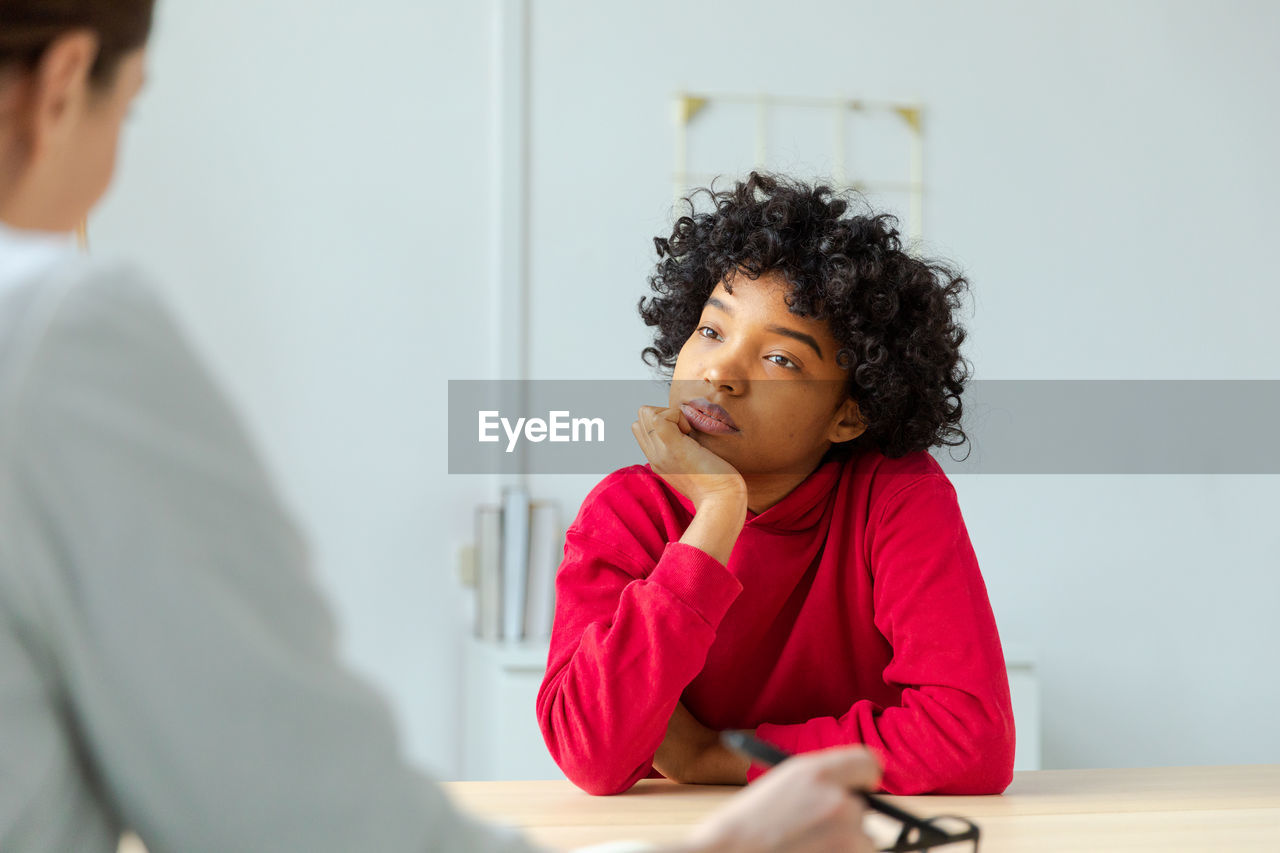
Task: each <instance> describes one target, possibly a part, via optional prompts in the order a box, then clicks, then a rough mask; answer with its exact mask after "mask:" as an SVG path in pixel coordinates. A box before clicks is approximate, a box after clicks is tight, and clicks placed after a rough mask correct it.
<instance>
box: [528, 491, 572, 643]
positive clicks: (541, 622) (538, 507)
mask: <svg viewBox="0 0 1280 853" xmlns="http://www.w3.org/2000/svg"><path fill="white" fill-rule="evenodd" d="M563 544H564V543H563V541H562V540H561V538H560V518H559V513H558V512H556V505H555V503H553V502H551V501H534V502H533V503H532V504H531V506H530V510H529V582H528V589H527V594H526V596H525V610H524V638H525V639H526V640H545V639H547V638H548V637H550V636H551V618H552V616H554V615H555V608H556V569H557V568H558V567H559V566H560V555H561V553H562V551H563V547H562V546H563Z"/></svg>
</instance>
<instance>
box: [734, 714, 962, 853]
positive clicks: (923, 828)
mask: <svg viewBox="0 0 1280 853" xmlns="http://www.w3.org/2000/svg"><path fill="white" fill-rule="evenodd" d="M720 740H721V742H722V743H723V744H724V745H725V746H726V747H728V748H729V749H731V750H733V751H734V752H736V753H738V754H739V755H742V756H745V757H746V758H748V759H750V760H751V761H752V762H754V763H756V764H760V765H763V766H765V767H775V766H777V765H779V764H781V763H782V762H784V761H786V760H787V759H788V758H791V755H790V753H787V752H784V751H783V750H781V749H778V748H777V747H776V746H773V745H772V744H768V743H765V742H764V741H762V740H760V739H758V738H757V737H755V736H754V735H753V734H751V733H750V732H745V731H726V732H722V733H721V735H720ZM878 781H879V780H878V779H877V780H876V782H873V783H871V784H861V785H857V786H851V787H853V790H854V793H856V794H857V795H858V796H859V797H860V798H861V799H862V801H863V802H864V803H865V804H866V805H867V807H868V808H870V809H872V810H873V811H877V812H879V813H880V814H883V815H885V816H887V817H891V818H893V819H894V820H896V821H898V822H899V823H901V824H902V831H901V832H900V833H899V835H898V839H897V841H896V842H894V844H893V845H892V846H890V847H885V848H882V853H905V851H912V850H929V849H932V848H934V847H938V846H941V845H945V844H957V843H963V842H970V841H971V842H973V848H972V849H973V851H974V853H977V850H978V835H979V831H978V827H977V826H976V825H975V824H973V823H972V822H970V821H968V820H965V819H963V818H952V817H946V818H929V819H924V818H920V817H917V816H916V815H913V814H911V813H910V812H908V811H906V810H905V809H900V808H898V807H897V806H895V805H893V804H891V803H889V802H887V801H885V800H883V799H881V798H880V797H877V796H875V795H874V794H871V793H869V791H868V790H867V789H868V788H871V787H874V785H875V784H878ZM940 820H945V821H947V822H949V823H956V824H959V826H960V828H959V829H958V831H950V832H949V831H947V830H946V829H944V828H942V827H941V826H939V825H938V821H940Z"/></svg>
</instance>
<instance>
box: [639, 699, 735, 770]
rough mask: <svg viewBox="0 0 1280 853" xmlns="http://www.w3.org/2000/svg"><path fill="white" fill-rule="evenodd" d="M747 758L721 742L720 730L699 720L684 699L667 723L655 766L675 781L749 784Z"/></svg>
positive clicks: (655, 759)
mask: <svg viewBox="0 0 1280 853" xmlns="http://www.w3.org/2000/svg"><path fill="white" fill-rule="evenodd" d="M747 765H748V762H747V760H746V759H745V758H742V757H741V756H739V755H735V754H734V753H733V752H731V751H730V750H729V749H727V748H726V747H725V746H724V745H723V744H721V743H720V733H719V732H717V731H716V730H715V729H709V728H707V727H706V726H704V725H703V724H702V723H700V722H699V721H698V719H697V718H696V717H694V716H693V714H691V713H689V710H688V709H687V708H685V706H684V703H683V702H677V703H676V710H675V712H674V713H673V714H672V715H671V719H670V721H669V722H668V723H667V734H666V737H664V738H663V739H662V745H661V746H659V747H658V752H657V754H655V755H654V757H653V766H654V767H656V768H657V769H658V772H659V773H661V774H662V775H663V776H666V777H667V778H668V779H670V780H672V781H673V782H683V783H686V784H697V785H745V784H747Z"/></svg>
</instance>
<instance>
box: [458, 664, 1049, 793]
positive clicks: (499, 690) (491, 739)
mask: <svg viewBox="0 0 1280 853" xmlns="http://www.w3.org/2000/svg"><path fill="white" fill-rule="evenodd" d="M1005 662H1006V664H1007V666H1008V670H1009V689H1010V691H1011V693H1012V694H1013V716H1014V722H1015V724H1016V725H1017V729H1018V750H1017V754H1016V756H1015V759H1014V769H1015V770H1039V769H1040V689H1039V684H1038V682H1037V680H1036V672H1035V660H1034V658H1033V657H1032V655H1031V654H1030V653H1029V651H1028V650H1026V649H1023V648H1020V647H1018V646H1007V647H1006V648H1005ZM464 665H465V667H466V671H465V675H464V682H465V684H466V689H465V693H464V695H465V703H466V704H465V705H464V707H463V749H462V778H463V779H473V780H483V779H562V778H564V776H563V774H561V773H560V769H559V768H558V767H556V765H555V762H554V761H552V760H551V756H550V755H549V754H548V753H547V748H546V745H545V744H543V742H542V733H541V732H540V731H539V730H538V721H537V715H536V713H535V709H534V705H535V703H536V701H537V698H538V686H539V685H540V684H541V683H542V673H543V670H544V669H545V668H546V665H547V646H546V644H545V643H544V644H538V645H493V644H490V643H482V642H480V641H479V640H475V639H468V641H467V649H466V660H465V663H464Z"/></svg>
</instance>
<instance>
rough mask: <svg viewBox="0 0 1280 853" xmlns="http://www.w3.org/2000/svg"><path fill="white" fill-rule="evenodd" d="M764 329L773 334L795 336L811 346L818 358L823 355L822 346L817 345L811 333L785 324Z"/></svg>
mask: <svg viewBox="0 0 1280 853" xmlns="http://www.w3.org/2000/svg"><path fill="white" fill-rule="evenodd" d="M765 331H767V332H773V333H774V334H775V335H786V336H787V337H788V338H795V339H796V340H797V341H801V342H802V343H806V344H808V345H809V346H811V347H813V351H814V352H816V353H817V354H818V358H819V359H821V358H822V357H823V356H822V347H820V346H818V341H817V339H816V338H814V337H813V336H812V335H806V334H805V333H804V332H801V331H797V330H796V329H788V328H787V327H786V326H769V327H768V328H767V329H766V330H765Z"/></svg>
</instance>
